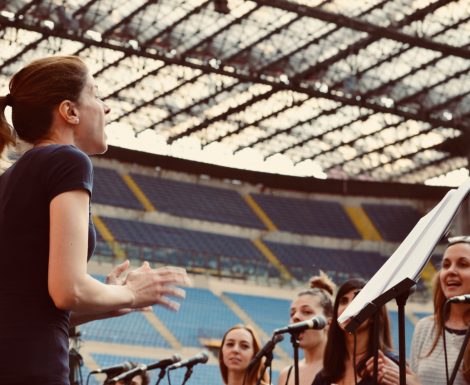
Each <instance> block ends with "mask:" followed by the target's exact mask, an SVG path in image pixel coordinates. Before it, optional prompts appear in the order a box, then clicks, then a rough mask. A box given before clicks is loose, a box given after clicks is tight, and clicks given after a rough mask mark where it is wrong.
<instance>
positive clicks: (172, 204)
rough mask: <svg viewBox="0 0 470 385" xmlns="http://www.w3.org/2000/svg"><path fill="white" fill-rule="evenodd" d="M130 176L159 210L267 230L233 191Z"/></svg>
mask: <svg viewBox="0 0 470 385" xmlns="http://www.w3.org/2000/svg"><path fill="white" fill-rule="evenodd" d="M131 176H132V178H133V179H134V180H135V182H136V183H137V184H138V185H139V187H140V188H141V189H142V191H143V192H144V194H145V195H146V196H147V198H148V199H149V200H150V201H151V202H152V204H153V205H154V206H155V208H156V209H157V210H158V211H162V212H164V213H169V214H173V215H176V216H180V217H187V218H195V219H201V220H205V221H210V222H221V223H228V224H232V225H238V226H243V227H250V228H257V229H264V228H265V226H264V224H263V222H261V220H260V219H259V218H258V217H257V216H256V215H255V213H254V212H253V211H252V210H251V208H250V207H249V206H248V205H247V203H246V202H245V201H244V199H243V198H242V196H241V195H240V194H239V193H238V192H236V191H234V190H231V189H225V188H219V187H211V186H204V185H199V184H195V183H188V182H180V181H175V180H170V179H163V178H157V177H150V176H145V175H139V174H131Z"/></svg>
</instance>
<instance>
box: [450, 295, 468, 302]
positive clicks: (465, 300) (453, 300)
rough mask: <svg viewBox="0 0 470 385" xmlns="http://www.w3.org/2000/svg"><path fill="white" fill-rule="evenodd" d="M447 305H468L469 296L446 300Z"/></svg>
mask: <svg viewBox="0 0 470 385" xmlns="http://www.w3.org/2000/svg"><path fill="white" fill-rule="evenodd" d="M447 302H449V303H470V294H464V295H458V296H456V297H451V298H449V299H448V300H447Z"/></svg>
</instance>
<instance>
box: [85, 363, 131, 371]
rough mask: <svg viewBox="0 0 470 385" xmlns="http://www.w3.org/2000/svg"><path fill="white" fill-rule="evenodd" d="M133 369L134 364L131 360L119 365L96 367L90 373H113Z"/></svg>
mask: <svg viewBox="0 0 470 385" xmlns="http://www.w3.org/2000/svg"><path fill="white" fill-rule="evenodd" d="M129 369H132V364H131V363H130V362H129V361H125V362H123V363H121V364H119V365H114V366H108V367H107V368H101V369H95V370H92V371H91V372H90V374H97V373H106V374H109V373H112V372H119V371H122V370H129Z"/></svg>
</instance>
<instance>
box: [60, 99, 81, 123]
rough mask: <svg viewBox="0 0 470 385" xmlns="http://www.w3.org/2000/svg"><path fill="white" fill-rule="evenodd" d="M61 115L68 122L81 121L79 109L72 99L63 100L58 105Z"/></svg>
mask: <svg viewBox="0 0 470 385" xmlns="http://www.w3.org/2000/svg"><path fill="white" fill-rule="evenodd" d="M58 112H59V115H60V117H61V118H62V119H63V120H64V121H65V122H66V123H68V124H73V125H76V124H78V123H80V118H79V111H78V109H77V107H76V106H75V104H74V103H73V102H71V101H70V100H63V101H62V102H61V103H60V104H59V107H58Z"/></svg>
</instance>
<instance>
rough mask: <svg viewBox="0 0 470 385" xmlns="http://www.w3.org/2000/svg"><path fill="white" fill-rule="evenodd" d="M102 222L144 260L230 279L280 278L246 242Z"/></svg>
mask: <svg viewBox="0 0 470 385" xmlns="http://www.w3.org/2000/svg"><path fill="white" fill-rule="evenodd" d="M101 219H102V220H103V222H104V223H105V224H106V226H107V227H108V228H109V230H110V231H111V233H112V234H113V236H114V238H115V239H116V240H117V241H118V242H121V243H124V244H125V243H129V244H130V245H132V244H135V245H138V246H140V247H138V248H137V250H138V252H142V253H143V254H142V255H140V258H142V259H148V260H152V261H155V262H161V263H164V264H171V265H178V266H184V267H186V268H192V267H194V268H205V269H215V270H217V271H220V272H224V273H225V272H226V273H227V274H230V275H244V276H247V275H257V276H263V275H267V274H270V275H272V276H278V275H279V272H278V271H277V270H276V269H275V268H274V266H272V265H271V264H270V263H269V262H268V260H267V259H266V258H265V257H264V256H263V255H262V254H261V252H260V251H259V250H258V249H257V248H256V247H255V246H254V245H253V243H252V242H251V241H250V240H249V239H246V238H239V237H231V236H227V235H220V234H213V233H207V232H202V231H193V230H185V229H179V228H176V227H168V226H160V225H155V224H150V223H144V222H138V221H132V220H124V219H116V218H107V217H101ZM142 246H146V248H145V247H142ZM129 254H130V253H128V255H129ZM129 256H130V257H132V255H129ZM138 257H139V256H138Z"/></svg>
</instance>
